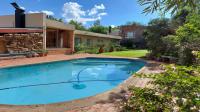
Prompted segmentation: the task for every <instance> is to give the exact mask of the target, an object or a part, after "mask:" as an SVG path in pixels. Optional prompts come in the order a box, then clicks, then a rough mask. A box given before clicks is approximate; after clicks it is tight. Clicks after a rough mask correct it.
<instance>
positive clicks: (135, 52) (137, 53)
mask: <svg viewBox="0 0 200 112" xmlns="http://www.w3.org/2000/svg"><path fill="white" fill-rule="evenodd" d="M146 53H148V51H147V50H128V51H116V52H109V53H102V54H103V55H108V56H120V57H131V58H139V57H144V56H145V55H146Z"/></svg>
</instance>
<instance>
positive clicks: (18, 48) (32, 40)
mask: <svg viewBox="0 0 200 112" xmlns="http://www.w3.org/2000/svg"><path fill="white" fill-rule="evenodd" d="M0 38H1V42H5V44H4V46H2V48H3V47H5V48H6V52H9V53H11V52H12V53H20V52H25V51H33V50H39V49H42V48H43V35H42V33H30V34H5V35H3V36H1V37H0ZM2 52H5V51H1V53H2Z"/></svg>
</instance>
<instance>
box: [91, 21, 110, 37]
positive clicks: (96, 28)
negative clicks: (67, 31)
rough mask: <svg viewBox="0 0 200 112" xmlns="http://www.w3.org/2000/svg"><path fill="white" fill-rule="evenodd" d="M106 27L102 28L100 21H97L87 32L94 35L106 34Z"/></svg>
mask: <svg viewBox="0 0 200 112" xmlns="http://www.w3.org/2000/svg"><path fill="white" fill-rule="evenodd" d="M108 29H109V28H108V27H105V26H102V25H101V24H100V20H97V21H95V22H94V24H93V26H92V27H90V28H89V31H91V32H94V33H102V34H107V33H108Z"/></svg>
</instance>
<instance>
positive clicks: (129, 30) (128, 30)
mask: <svg viewBox="0 0 200 112" xmlns="http://www.w3.org/2000/svg"><path fill="white" fill-rule="evenodd" d="M144 29H145V26H142V25H138V24H131V25H123V26H120V27H119V36H121V37H122V38H123V39H129V40H133V42H134V44H135V45H136V48H144V47H145V46H146V44H145V39H144V36H143V32H144Z"/></svg>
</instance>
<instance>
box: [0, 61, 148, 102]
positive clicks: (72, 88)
mask: <svg viewBox="0 0 200 112" xmlns="http://www.w3.org/2000/svg"><path fill="white" fill-rule="evenodd" d="M144 65H145V62H142V61H136V60H128V59H111V58H84V59H77V60H70V61H59V62H51V63H43V64H35V65H27V66H18V67H10V68H2V69H0V104H11V105H32V104H50V103H57V102H64V101H71V100H75V99H80V98H85V97H89V96H93V95H96V94H99V93H102V92H105V91H108V90H111V89H113V88H115V87H116V86H117V85H119V84H120V83H121V82H123V81H124V80H126V79H127V78H128V77H130V76H131V74H133V73H134V72H136V71H138V70H139V69H141V68H142V67H143V66H144Z"/></svg>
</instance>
